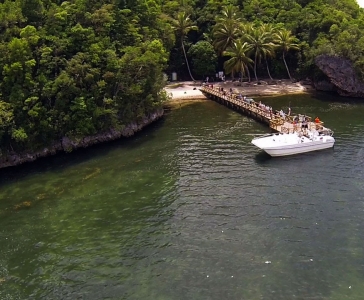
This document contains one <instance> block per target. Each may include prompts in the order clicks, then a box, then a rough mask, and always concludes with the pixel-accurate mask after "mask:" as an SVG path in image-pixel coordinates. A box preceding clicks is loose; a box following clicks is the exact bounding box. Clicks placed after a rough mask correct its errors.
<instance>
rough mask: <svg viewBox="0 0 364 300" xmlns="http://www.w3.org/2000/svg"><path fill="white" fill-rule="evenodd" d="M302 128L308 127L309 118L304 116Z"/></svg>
mask: <svg viewBox="0 0 364 300" xmlns="http://www.w3.org/2000/svg"><path fill="white" fill-rule="evenodd" d="M302 129H308V124H307V119H306V118H304V119H303V121H302Z"/></svg>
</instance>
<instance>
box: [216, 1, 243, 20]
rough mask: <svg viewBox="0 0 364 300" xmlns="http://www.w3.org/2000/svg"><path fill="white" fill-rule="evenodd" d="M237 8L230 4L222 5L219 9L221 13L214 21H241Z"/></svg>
mask: <svg viewBox="0 0 364 300" xmlns="http://www.w3.org/2000/svg"><path fill="white" fill-rule="evenodd" d="M238 13H239V9H238V8H237V7H236V6H234V5H232V4H229V5H226V6H224V9H223V10H222V11H221V15H220V16H218V17H217V18H216V23H219V22H225V21H227V20H231V21H235V22H236V23H237V24H238V23H239V22H240V21H241V18H240V17H239V16H238Z"/></svg>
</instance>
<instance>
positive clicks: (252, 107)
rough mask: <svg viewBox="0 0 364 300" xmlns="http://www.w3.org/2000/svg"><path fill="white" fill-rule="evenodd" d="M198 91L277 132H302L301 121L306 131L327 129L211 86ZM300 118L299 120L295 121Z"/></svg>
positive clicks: (301, 116) (306, 117)
mask: <svg viewBox="0 0 364 300" xmlns="http://www.w3.org/2000/svg"><path fill="white" fill-rule="evenodd" d="M200 91H201V92H202V93H203V94H204V95H205V96H206V97H207V98H209V99H212V100H215V101H217V102H219V103H221V104H223V105H225V106H230V107H232V108H234V109H236V110H238V111H240V112H242V113H244V114H245V115H248V116H250V117H252V118H254V119H256V120H258V121H261V122H263V123H266V124H268V125H269V127H270V128H271V129H273V130H275V131H278V132H284V133H293V132H297V131H301V130H302V127H303V126H302V125H303V121H302V120H303V119H305V120H306V123H307V129H309V130H312V129H327V128H325V127H324V126H323V122H320V123H315V122H312V121H311V117H309V116H305V115H299V116H288V115H284V116H282V115H280V114H279V112H278V111H273V109H272V108H270V109H267V106H266V105H263V106H262V104H261V103H258V102H255V101H254V100H253V99H250V98H246V97H242V96H241V95H239V96H238V95H237V94H235V93H232V92H231V91H227V90H225V89H224V88H221V87H213V85H205V86H203V87H201V88H200ZM297 117H300V119H301V120H299V121H296V120H295V119H296V118H297Z"/></svg>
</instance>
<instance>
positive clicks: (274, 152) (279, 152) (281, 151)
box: [262, 141, 335, 157]
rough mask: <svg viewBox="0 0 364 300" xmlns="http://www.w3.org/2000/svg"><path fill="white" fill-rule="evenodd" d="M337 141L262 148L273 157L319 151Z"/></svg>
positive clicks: (330, 146) (328, 147)
mask: <svg viewBox="0 0 364 300" xmlns="http://www.w3.org/2000/svg"><path fill="white" fill-rule="evenodd" d="M334 144H335V141H330V142H325V143H320V142H312V144H306V145H305V144H301V145H300V147H297V146H296V147H292V146H291V147H290V146H286V147H282V148H266V149H262V150H263V151H265V152H266V153H267V154H269V155H270V156H273V157H277V156H288V155H295V154H302V153H307V152H312V151H319V150H324V149H330V148H332V147H333V146H334Z"/></svg>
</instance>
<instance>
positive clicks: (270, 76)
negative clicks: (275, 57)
mask: <svg viewBox="0 0 364 300" xmlns="http://www.w3.org/2000/svg"><path fill="white" fill-rule="evenodd" d="M265 64H266V65H267V71H268V76H269V78H270V80H272V81H273V78H272V75H270V71H269V66H268V61H267V58H265Z"/></svg>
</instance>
